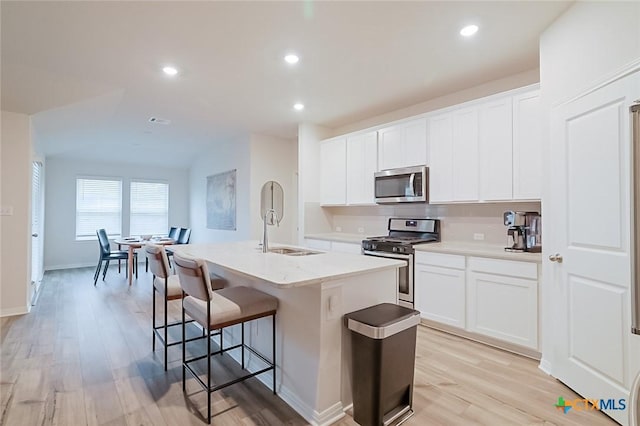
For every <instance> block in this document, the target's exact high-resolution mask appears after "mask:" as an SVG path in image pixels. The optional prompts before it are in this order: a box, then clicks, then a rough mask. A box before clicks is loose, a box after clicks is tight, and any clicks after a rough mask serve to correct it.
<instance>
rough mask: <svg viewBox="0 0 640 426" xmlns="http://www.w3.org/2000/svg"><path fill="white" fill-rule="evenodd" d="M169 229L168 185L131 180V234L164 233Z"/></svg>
mask: <svg viewBox="0 0 640 426" xmlns="http://www.w3.org/2000/svg"><path fill="white" fill-rule="evenodd" d="M168 231H169V185H168V184H166V183H160V182H139V181H133V182H131V235H146V234H149V235H166V234H167V232H168Z"/></svg>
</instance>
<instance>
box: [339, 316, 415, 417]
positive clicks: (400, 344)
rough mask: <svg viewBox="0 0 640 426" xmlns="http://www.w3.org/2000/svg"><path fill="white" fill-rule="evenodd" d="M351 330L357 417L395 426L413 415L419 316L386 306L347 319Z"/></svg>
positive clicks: (354, 399) (353, 385)
mask: <svg viewBox="0 0 640 426" xmlns="http://www.w3.org/2000/svg"><path fill="white" fill-rule="evenodd" d="M344 322H345V325H346V326H347V328H348V329H349V330H351V360H352V362H351V367H352V373H351V376H352V377H351V381H352V389H353V419H354V420H355V421H356V422H357V423H358V424H360V425H363V426H374V425H376V426H377V425H385V426H386V425H391V424H394V425H397V424H399V423H401V422H403V421H404V420H406V419H407V418H408V417H409V416H411V415H412V414H413V409H412V401H413V370H414V366H415V356H416V332H417V325H418V324H419V322H420V312H418V311H416V310H413V309H409V308H406V307H404V306H399V305H395V304H392V303H382V304H379V305H375V306H371V307H369V308H365V309H361V310H359V311H355V312H351V313H349V314H346V315H345V316H344Z"/></svg>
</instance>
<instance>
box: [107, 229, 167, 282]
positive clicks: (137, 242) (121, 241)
mask: <svg viewBox="0 0 640 426" xmlns="http://www.w3.org/2000/svg"><path fill="white" fill-rule="evenodd" d="M113 242H114V243H115V244H117V245H118V250H120V249H121V248H122V246H127V247H128V254H129V257H128V262H127V268H128V273H129V285H131V284H132V282H133V253H134V252H135V251H136V250H137V249H139V248H142V247H143V246H145V245H146V244H159V245H163V246H168V245H172V244H175V243H176V240H174V239H173V238H168V237H156V238H150V239H148V240H145V239H142V238H140V237H124V238H118V239H115V240H114V241H113Z"/></svg>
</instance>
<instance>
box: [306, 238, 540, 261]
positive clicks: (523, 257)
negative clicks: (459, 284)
mask: <svg viewBox="0 0 640 426" xmlns="http://www.w3.org/2000/svg"><path fill="white" fill-rule="evenodd" d="M304 237H305V238H309V239H315V240H325V241H340V242H346V243H357V244H360V243H361V242H362V240H364V239H365V238H367V237H366V236H365V235H362V234H347V233H342V232H328V233H325V234H307V235H305V236H304ZM414 247H415V249H416V250H417V251H428V252H436V253H447V254H458V255H461V256H478V257H491V258H494V259H506V260H518V261H524V262H536V263H540V262H542V255H541V254H540V253H522V252H508V251H505V250H504V246H503V245H501V244H487V243H482V242H477V243H476V242H469V241H445V242H441V243H429V244H416V245H415V246H414Z"/></svg>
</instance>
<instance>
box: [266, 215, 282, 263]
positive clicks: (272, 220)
mask: <svg viewBox="0 0 640 426" xmlns="http://www.w3.org/2000/svg"><path fill="white" fill-rule="evenodd" d="M269 216H270V217H269ZM268 218H269V219H270V220H269V222H275V224H276V226H280V221H279V220H278V212H276V211H275V210H274V209H269V210H267V211H266V212H265V214H264V217H263V218H262V222H263V225H262V252H263V253H267V252H268V251H269V238H268V237H267V219H268Z"/></svg>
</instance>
